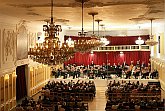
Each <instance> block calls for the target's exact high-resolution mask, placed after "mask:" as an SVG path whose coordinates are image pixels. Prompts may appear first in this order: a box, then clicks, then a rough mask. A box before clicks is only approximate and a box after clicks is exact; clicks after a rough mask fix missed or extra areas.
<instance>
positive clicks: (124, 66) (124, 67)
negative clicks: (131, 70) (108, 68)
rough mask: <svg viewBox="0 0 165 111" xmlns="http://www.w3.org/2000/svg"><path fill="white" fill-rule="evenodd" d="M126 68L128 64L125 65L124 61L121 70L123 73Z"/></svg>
mask: <svg viewBox="0 0 165 111" xmlns="http://www.w3.org/2000/svg"><path fill="white" fill-rule="evenodd" d="M127 66H128V64H126V62H125V61H124V62H123V64H122V69H123V71H124V72H125V71H126V70H127Z"/></svg>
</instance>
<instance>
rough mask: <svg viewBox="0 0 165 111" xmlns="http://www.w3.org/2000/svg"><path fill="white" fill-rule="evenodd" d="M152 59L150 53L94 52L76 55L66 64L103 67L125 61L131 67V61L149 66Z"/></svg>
mask: <svg viewBox="0 0 165 111" xmlns="http://www.w3.org/2000/svg"><path fill="white" fill-rule="evenodd" d="M149 59H150V51H124V52H123V54H122V53H120V52H119V51H117V52H94V53H93V54H91V53H83V54H82V53H76V54H75V56H74V58H72V59H70V60H69V61H66V62H65V65H67V64H74V63H75V64H77V65H81V64H84V65H89V64H90V63H91V62H92V61H93V62H94V63H95V64H98V65H102V64H103V63H105V64H107V63H110V64H111V65H112V64H114V63H116V64H118V63H120V64H122V63H123V62H124V61H125V62H126V63H127V64H128V65H130V62H131V61H134V64H136V61H138V60H140V62H144V63H145V64H146V65H147V64H148V62H149Z"/></svg>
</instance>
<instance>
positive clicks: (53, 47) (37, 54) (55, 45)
mask: <svg viewBox="0 0 165 111" xmlns="http://www.w3.org/2000/svg"><path fill="white" fill-rule="evenodd" d="M43 31H44V32H45V34H46V35H47V36H46V37H45V40H44V42H43V43H37V44H36V45H35V46H32V47H30V49H29V52H28V54H29V56H30V58H31V59H33V60H34V61H36V62H39V63H43V64H48V65H55V64H59V63H63V62H64V61H65V60H68V59H69V58H70V57H72V56H73V54H74V49H73V47H69V45H68V44H67V43H61V42H60V41H59V38H58V36H59V32H61V31H62V29H61V25H55V24H54V21H53V0H51V21H50V24H48V22H47V25H43Z"/></svg>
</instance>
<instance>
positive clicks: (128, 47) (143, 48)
mask: <svg viewBox="0 0 165 111" xmlns="http://www.w3.org/2000/svg"><path fill="white" fill-rule="evenodd" d="M93 51H98V52H99V51H150V47H149V46H148V45H118V46H103V47H98V48H95V49H93Z"/></svg>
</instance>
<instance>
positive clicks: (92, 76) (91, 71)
mask: <svg viewBox="0 0 165 111" xmlns="http://www.w3.org/2000/svg"><path fill="white" fill-rule="evenodd" d="M89 79H94V72H93V68H91V70H90V72H89Z"/></svg>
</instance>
